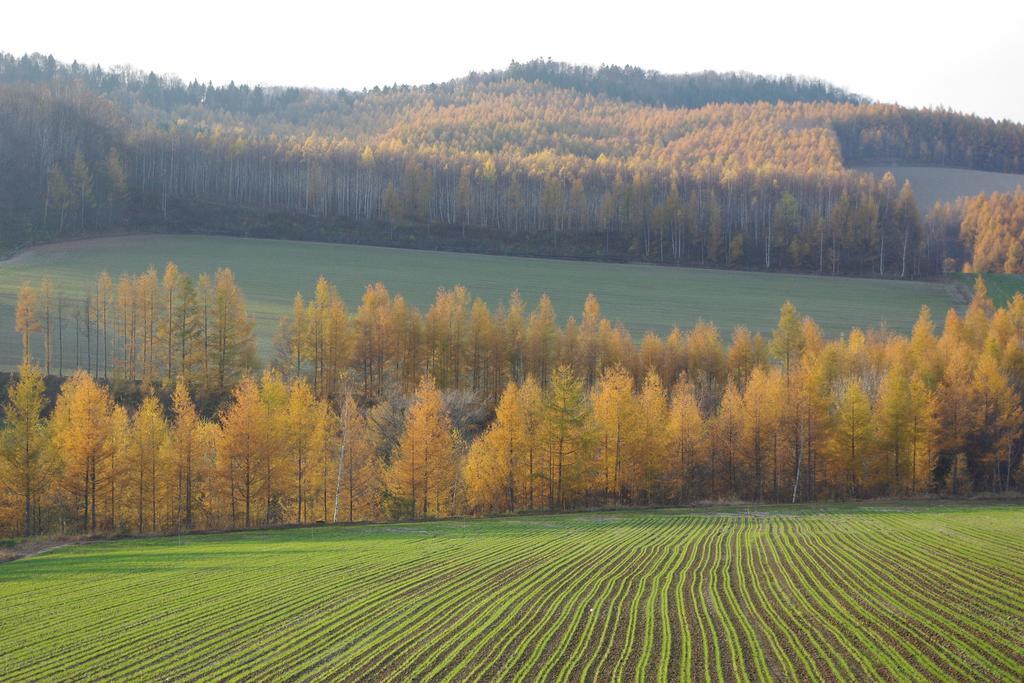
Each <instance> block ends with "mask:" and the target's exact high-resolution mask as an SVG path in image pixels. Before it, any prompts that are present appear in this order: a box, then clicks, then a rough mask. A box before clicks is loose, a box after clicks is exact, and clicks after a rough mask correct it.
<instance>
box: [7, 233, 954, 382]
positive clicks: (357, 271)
mask: <svg viewBox="0 0 1024 683" xmlns="http://www.w3.org/2000/svg"><path fill="white" fill-rule="evenodd" d="M168 259H171V260H173V261H175V262H176V263H177V264H178V265H179V267H181V268H182V269H183V270H185V271H186V272H188V273H191V274H198V273H202V272H209V273H213V272H214V271H216V269H217V268H220V267H224V266H227V267H230V268H231V269H233V270H234V271H235V274H236V276H237V279H238V282H239V285H240V286H241V287H242V289H243V290H244V291H245V294H246V298H247V300H248V304H249V311H250V313H251V314H253V315H254V316H255V318H256V321H257V337H258V344H259V349H260V352H261V354H262V355H263V357H268V356H269V354H270V353H271V352H272V339H273V335H274V331H275V330H276V325H277V321H278V319H279V318H280V317H281V316H282V315H284V314H286V313H289V312H290V310H291V302H292V298H293V297H294V295H295V293H296V292H297V291H298V292H302V293H303V294H304V295H307V296H308V295H309V294H311V293H312V290H313V285H314V283H315V281H316V278H317V277H318V276H319V275H321V274H322V275H325V276H326V277H327V278H328V279H330V280H331V281H333V282H334V283H335V284H336V285H337V286H338V289H339V291H340V293H341V295H342V297H343V298H344V299H345V301H346V302H347V303H348V305H349V307H350V309H353V310H354V309H355V308H356V307H357V306H358V305H359V300H360V298H361V296H362V292H363V289H364V287H365V286H366V284H367V283H371V282H375V281H381V282H383V283H384V284H385V285H386V286H387V287H388V288H389V289H390V290H391V291H392V293H400V294H402V295H403V296H404V297H405V298H406V299H407V300H408V301H410V302H411V303H413V304H415V305H417V306H419V307H421V308H422V309H423V310H425V309H426V308H427V307H429V305H430V304H431V302H432V301H433V299H434V293H435V292H436V290H437V288H438V287H451V286H453V285H456V284H462V285H465V286H466V287H467V288H469V290H470V293H471V294H472V295H474V296H480V297H482V298H483V299H484V300H486V301H487V302H488V303H489V304H491V306H492V310H493V308H494V306H495V305H496V304H497V303H499V302H501V301H507V299H508V296H509V294H510V293H511V292H512V290H514V289H518V290H519V291H520V293H521V294H522V296H523V298H524V300H525V301H526V302H527V304H528V306H529V307H530V308H532V307H533V306H534V305H535V304H536V302H537V299H538V298H539V297H540V295H541V294H543V293H547V294H549V295H550V296H551V299H552V302H553V303H554V305H555V309H556V311H557V312H558V314H559V316H560V317H561V318H562V319H563V320H564V319H565V318H566V317H568V316H569V315H576V316H577V317H579V315H580V311H581V310H582V307H583V302H584V300H585V299H586V296H587V294H588V293H590V292H593V293H594V294H595V295H596V296H597V297H598V299H599V300H600V303H601V306H602V312H603V314H604V315H605V317H608V318H610V319H611V320H615V321H620V322H622V323H623V324H624V325H626V326H627V327H628V328H629V329H630V330H631V331H632V332H634V333H635V334H636V335H637V336H638V337H639V335H641V334H643V332H645V331H647V330H653V331H655V332H658V333H660V334H665V333H667V332H669V331H670V330H671V328H672V327H673V326H675V325H679V326H681V327H683V328H687V327H690V326H692V325H693V324H694V323H696V322H697V321H698V320H699V319H704V320H711V321H714V322H715V324H716V325H718V327H719V329H721V330H723V332H724V333H725V336H726V337H728V333H729V332H731V330H732V328H733V327H734V326H736V325H746V326H747V327H749V328H751V329H752V330H755V331H762V332H769V331H770V330H771V329H772V328H773V327H774V326H775V324H776V322H777V320H778V313H779V308H780V307H781V305H782V304H783V303H784V302H785V301H786V300H787V299H788V300H791V301H792V302H793V303H794V304H796V306H797V307H798V309H799V310H800V312H801V313H803V314H807V315H810V316H812V317H813V318H814V319H815V321H817V322H818V324H819V325H821V326H822V328H823V329H824V331H825V332H826V333H827V334H829V335H839V334H843V333H846V332H848V331H849V330H850V328H851V327H853V326H862V327H878V326H880V325H885V326H887V327H889V328H890V329H894V330H897V331H901V332H908V331H909V330H910V328H911V327H912V325H913V323H914V320H915V319H916V318H917V314H918V311H919V309H920V307H921V306H922V305H924V304H926V305H928V306H930V307H931V308H932V310H933V315H934V316H935V317H936V320H937V321H938V322H941V319H942V316H943V315H944V314H945V311H946V310H947V309H948V308H949V307H950V306H960V305H962V304H963V297H962V294H961V292H960V290H958V288H956V287H954V286H951V285H950V284H949V283H944V282H895V281H885V280H875V279H866V278H861V279H858V278H831V277H819V276H813V275H789V274H780V273H756V272H741V271H725V270H710V269H697V268H675V267H660V266H651V265H635V264H614V263H593V262H583V261H564V260H554V259H531V258H519V257H510V256H491V255H481V254H465V253H450V252H437V251H415V250H407V249H395V248H387V247H368V246H359V245H343V244H322V243H309V242H286V241H276V240H262V239H246V238H234V237H208V236H191V235H145V236H131V237H117V238H101V239H93V240H85V241H79V242H66V243H61V244H54V245H48V246H42V247H35V248H32V249H29V250H27V251H24V252H21V253H19V254H17V255H15V256H14V257H13V258H11V259H9V260H7V261H4V262H0V321H2V322H0V364H3V365H11V364H14V363H16V362H17V361H18V359H19V358H20V340H19V338H18V336H17V334H16V333H15V330H14V323H13V319H14V314H13V307H14V303H15V301H16V298H17V291H18V287H19V286H20V284H21V283H22V281H24V280H26V279H27V280H30V281H32V282H34V283H37V284H38V281H39V280H40V279H41V278H42V277H44V276H46V277H49V278H51V279H52V280H53V281H54V283H55V284H56V285H58V287H59V289H60V290H61V291H62V292H63V293H64V294H65V295H67V296H69V297H73V298H77V299H78V300H81V297H83V296H84V295H85V293H86V291H87V289H88V288H89V287H90V286H91V285H93V284H94V282H95V278H96V276H97V274H99V272H100V271H103V270H106V271H108V272H109V273H110V275H111V276H112V277H114V279H115V281H116V279H117V276H118V275H119V274H121V273H132V274H134V273H140V272H142V271H144V270H145V269H146V268H148V267H149V266H150V265H155V266H156V267H157V268H158V269H162V268H163V266H164V264H165V263H166V262H167V260H168ZM69 320H70V318H69ZM70 324H71V325H73V323H70ZM71 334H73V328H72V331H71Z"/></svg>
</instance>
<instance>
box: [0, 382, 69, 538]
mask: <svg viewBox="0 0 1024 683" xmlns="http://www.w3.org/2000/svg"><path fill="white" fill-rule="evenodd" d="M44 391H45V387H44V386H43V376H42V373H41V372H40V370H39V368H38V367H36V366H34V365H22V366H21V368H20V370H19V372H18V381H17V382H16V383H14V384H12V385H11V387H10V388H9V389H8V390H7V404H6V406H5V413H6V423H7V426H6V429H5V430H4V443H3V450H2V451H0V455H2V456H3V461H2V466H0V481H2V482H3V483H4V484H6V485H7V487H8V488H9V489H10V490H11V491H13V492H14V493H15V495H16V496H17V497H19V498H21V499H22V506H23V509H24V512H25V516H24V522H23V526H22V533H23V534H24V535H25V536H31V535H32V534H33V532H34V527H33V524H32V512H33V507H32V506H33V502H35V501H37V500H38V499H39V497H40V496H41V495H42V494H43V493H44V492H45V491H46V490H47V489H48V488H49V486H50V484H51V483H52V480H53V477H54V475H55V474H56V473H57V471H58V468H59V465H60V462H59V460H58V458H57V457H56V454H55V453H54V452H53V451H51V450H50V449H49V448H48V444H47V443H46V424H45V422H44V420H43V409H44V407H45V405H46V399H45V397H44Z"/></svg>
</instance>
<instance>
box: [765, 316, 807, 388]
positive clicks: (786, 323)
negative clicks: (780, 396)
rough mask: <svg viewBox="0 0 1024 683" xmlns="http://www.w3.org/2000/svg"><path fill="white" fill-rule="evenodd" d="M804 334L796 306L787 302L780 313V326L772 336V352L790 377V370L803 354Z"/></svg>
mask: <svg viewBox="0 0 1024 683" xmlns="http://www.w3.org/2000/svg"><path fill="white" fill-rule="evenodd" d="M803 342H804V339H803V334H802V333H801V330H800V318H799V316H798V315H797V312H796V306H794V305H793V304H792V303H790V302H789V301H787V302H786V303H785V304H783V305H782V310H781V312H780V313H779V324H778V325H777V326H776V327H775V332H774V333H773V334H772V342H771V352H772V354H773V355H774V356H775V357H776V358H778V359H779V360H781V361H782V367H783V370H785V373H786V375H787V376H788V375H789V371H790V368H791V367H792V366H793V364H794V363H795V362H796V361H797V360H798V359H799V357H800V354H801V353H802V352H803Z"/></svg>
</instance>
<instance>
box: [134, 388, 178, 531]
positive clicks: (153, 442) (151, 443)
mask: <svg viewBox="0 0 1024 683" xmlns="http://www.w3.org/2000/svg"><path fill="white" fill-rule="evenodd" d="M167 434H168V430H167V421H166V420H165V419H164V411H163V407H162V406H161V405H160V401H158V400H157V399H156V397H155V396H147V397H146V398H145V399H143V401H142V405H141V406H140V407H139V409H138V410H137V411H136V412H135V415H134V416H133V417H132V421H131V432H130V437H129V438H130V443H129V450H128V461H129V462H128V469H129V472H130V474H129V485H130V487H131V489H132V493H133V495H134V496H135V510H136V514H137V517H138V520H137V529H138V532H139V533H142V532H143V531H145V530H146V512H147V509H148V511H149V513H150V519H149V529H150V530H151V531H156V528H157V485H158V481H159V479H158V476H157V471H158V469H161V468H162V463H161V462H160V457H161V455H162V454H163V453H164V452H165V450H164V445H165V443H166V441H167Z"/></svg>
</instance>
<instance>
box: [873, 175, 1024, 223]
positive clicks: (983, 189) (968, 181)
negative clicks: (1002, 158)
mask: <svg viewBox="0 0 1024 683" xmlns="http://www.w3.org/2000/svg"><path fill="white" fill-rule="evenodd" d="M856 170H858V171H865V172H867V173H871V174H873V175H875V176H876V177H879V178H880V177H882V176H883V175H885V172H886V171H892V174H893V175H894V176H896V181H897V182H898V183H899V184H900V185H902V184H903V181H904V180H909V181H910V184H911V186H912V187H913V188H914V197H916V198H917V205H918V206H919V207H920V208H921V213H922V214H926V213H928V210H929V209H931V208H932V206H934V204H935V202H951V201H953V200H955V199H956V198H957V197H973V196H975V195H978V194H992V193H993V192H1013V191H1014V190H1015V189H1017V187H1018V186H1024V175H1022V174H1019V173H994V172H992V171H974V170H971V169H966V168H940V167H934V166H893V165H888V164H878V165H865V166H858V167H856Z"/></svg>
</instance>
